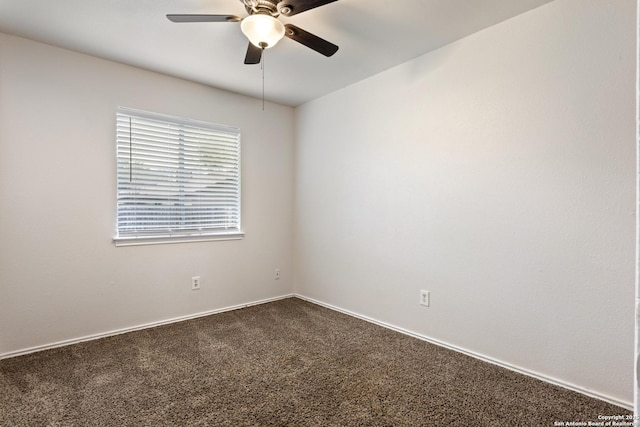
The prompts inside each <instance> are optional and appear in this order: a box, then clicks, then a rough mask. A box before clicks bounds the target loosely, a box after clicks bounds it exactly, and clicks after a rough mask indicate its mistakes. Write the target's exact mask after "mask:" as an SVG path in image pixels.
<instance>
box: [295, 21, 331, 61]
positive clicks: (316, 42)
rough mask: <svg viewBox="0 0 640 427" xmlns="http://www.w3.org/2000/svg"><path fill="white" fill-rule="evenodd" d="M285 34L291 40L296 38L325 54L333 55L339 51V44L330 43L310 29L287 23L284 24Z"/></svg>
mask: <svg viewBox="0 0 640 427" xmlns="http://www.w3.org/2000/svg"><path fill="white" fill-rule="evenodd" d="M284 28H285V31H284V35H285V36H287V37H289V38H290V39H291V40H295V41H297V42H298V43H300V44H303V45H305V46H307V47H308V48H310V49H313V50H315V51H316V52H318V53H321V54H323V55H324V56H331V55H333V54H334V53H336V52H337V51H338V46H336V45H335V44H333V43H329V42H328V41H326V40H325V39H322V38H320V37H318V36H316V35H314V34H311V33H310V32H308V31H305V30H303V29H302V28H298V27H296V26H295V25H292V24H287V25H285V26H284Z"/></svg>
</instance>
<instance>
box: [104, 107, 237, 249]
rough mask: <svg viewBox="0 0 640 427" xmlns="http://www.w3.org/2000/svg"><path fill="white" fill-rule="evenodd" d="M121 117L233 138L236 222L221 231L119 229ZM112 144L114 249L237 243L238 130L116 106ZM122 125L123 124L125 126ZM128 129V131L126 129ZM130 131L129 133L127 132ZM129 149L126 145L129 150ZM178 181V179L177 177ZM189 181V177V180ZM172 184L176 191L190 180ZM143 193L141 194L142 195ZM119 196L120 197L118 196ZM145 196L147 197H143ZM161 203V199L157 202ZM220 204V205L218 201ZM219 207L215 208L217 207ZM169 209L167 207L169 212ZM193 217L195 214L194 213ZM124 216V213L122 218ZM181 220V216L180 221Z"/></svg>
mask: <svg viewBox="0 0 640 427" xmlns="http://www.w3.org/2000/svg"><path fill="white" fill-rule="evenodd" d="M122 117H125V120H126V118H128V117H131V118H139V119H142V120H151V121H156V122H163V123H167V124H170V125H172V126H178V127H180V129H185V128H188V129H189V130H190V131H193V130H194V129H197V130H209V131H212V132H217V133H226V134H229V135H230V136H232V137H235V138H237V153H235V155H236V156H237V168H236V169H235V170H234V172H235V173H236V174H237V175H235V176H236V177H237V187H235V188H234V190H235V191H233V192H235V193H236V194H237V196H236V197H235V198H236V201H235V204H234V205H233V209H237V222H236V221H233V224H234V227H231V228H223V227H220V228H218V227H215V228H214V227H209V228H204V229H195V228H189V229H174V230H171V229H169V228H163V229H157V230H152V231H149V230H138V231H125V230H124V227H122V229H121V227H120V223H119V221H120V218H121V208H123V207H126V206H127V205H126V203H124V204H123V203H121V198H123V195H122V194H121V193H123V192H124V190H123V188H122V187H125V186H121V182H120V179H121V177H120V173H119V169H120V168H121V158H122V156H119V154H120V149H121V146H124V145H125V142H124V141H122V138H123V136H122V134H121V131H119V129H118V123H119V120H120V119H121V118H122ZM115 125H116V126H115V127H116V129H115V133H116V135H115V141H116V150H115V152H116V212H115V213H116V220H115V230H116V234H115V236H114V237H113V241H114V243H115V245H116V246H133V245H152V244H166V243H187V242H202V241H215V240H239V239H242V238H243V237H244V231H243V230H242V221H241V219H242V203H241V201H242V169H241V167H242V164H241V163H242V162H241V158H242V156H241V153H242V150H241V147H242V146H241V131H240V129H239V128H235V127H232V126H225V125H218V124H215V123H210V122H204V121H199V120H192V119H186V118H182V117H176V116H171V115H166V114H160V113H154V112H149V111H142V110H136V109H133V108H128V107H118V108H117V112H116V123H115ZM125 126H126V125H125ZM129 129H130V128H129ZM129 132H130V130H129ZM129 143H130V144H131V141H129ZM131 147H132V146H131V145H130V146H129V150H131V149H132V148H131ZM175 159H176V161H178V162H179V163H181V162H184V161H185V157H184V155H182V154H178V155H176V157H175ZM181 178H182V177H181ZM191 179H193V178H191ZM176 181H179V178H177V177H176V178H175V179H174V180H173V182H171V181H170V180H169V182H170V184H172V185H174V186H177V187H179V188H181V189H182V188H183V187H182V186H185V185H186V184H188V183H192V184H193V183H194V181H193V180H190V181H187V182H186V183H185V182H183V183H180V184H176ZM158 182H162V180H161V179H158ZM142 193H143V194H144V192H142ZM121 196H122V197H121ZM147 196H151V195H150V194H147ZM158 200H161V199H158ZM176 200H180V201H181V202H179V203H184V201H185V200H188V199H176ZM220 203H222V202H220ZM217 206H218V207H219V205H217ZM215 208H216V205H214V206H211V209H215ZM169 209H171V208H167V211H169ZM194 215H195V214H194ZM122 216H124V214H123V215H122ZM184 219H185V217H182V220H184Z"/></svg>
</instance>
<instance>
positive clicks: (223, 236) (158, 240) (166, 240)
mask: <svg viewBox="0 0 640 427" xmlns="http://www.w3.org/2000/svg"><path fill="white" fill-rule="evenodd" d="M242 238H244V232H242V231H234V232H229V233H216V234H197V235H192V236H188V235H187V236H185V235H178V236H170V235H167V236H126V237H123V236H116V237H114V238H113V243H115V245H116V246H117V247H120V246H140V245H165V244H171V243H193V242H213V241H217V240H241V239H242Z"/></svg>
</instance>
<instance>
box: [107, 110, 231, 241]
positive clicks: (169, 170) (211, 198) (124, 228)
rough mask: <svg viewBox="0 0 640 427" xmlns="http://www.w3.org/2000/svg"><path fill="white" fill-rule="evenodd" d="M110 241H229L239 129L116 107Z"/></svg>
mask: <svg viewBox="0 0 640 427" xmlns="http://www.w3.org/2000/svg"><path fill="white" fill-rule="evenodd" d="M116 122H117V124H116V138H117V189H118V194H117V235H116V237H115V238H114V240H115V242H116V245H118V246H121V245H131V244H146V243H160V242H182V241H192V240H216V239H235V238H241V237H242V234H243V233H242V231H241V229H240V131H239V129H236V128H232V127H226V126H220V125H214V124H211V123H205V122H197V121H194V120H186V119H181V118H177V117H171V116H164V115H160V114H155V113H148V112H143V111H137V110H131V109H128V108H122V107H121V108H118V112H117V120H116Z"/></svg>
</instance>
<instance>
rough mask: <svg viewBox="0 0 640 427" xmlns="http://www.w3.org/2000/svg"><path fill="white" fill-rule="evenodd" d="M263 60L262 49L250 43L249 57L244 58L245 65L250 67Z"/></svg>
mask: <svg viewBox="0 0 640 427" xmlns="http://www.w3.org/2000/svg"><path fill="white" fill-rule="evenodd" d="M261 60H262V49H261V48H259V47H257V46H256V45H254V44H253V43H251V42H249V47H248V48H247V56H245V57H244V63H245V64H248V65H252V64H259V63H260V61H261Z"/></svg>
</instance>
